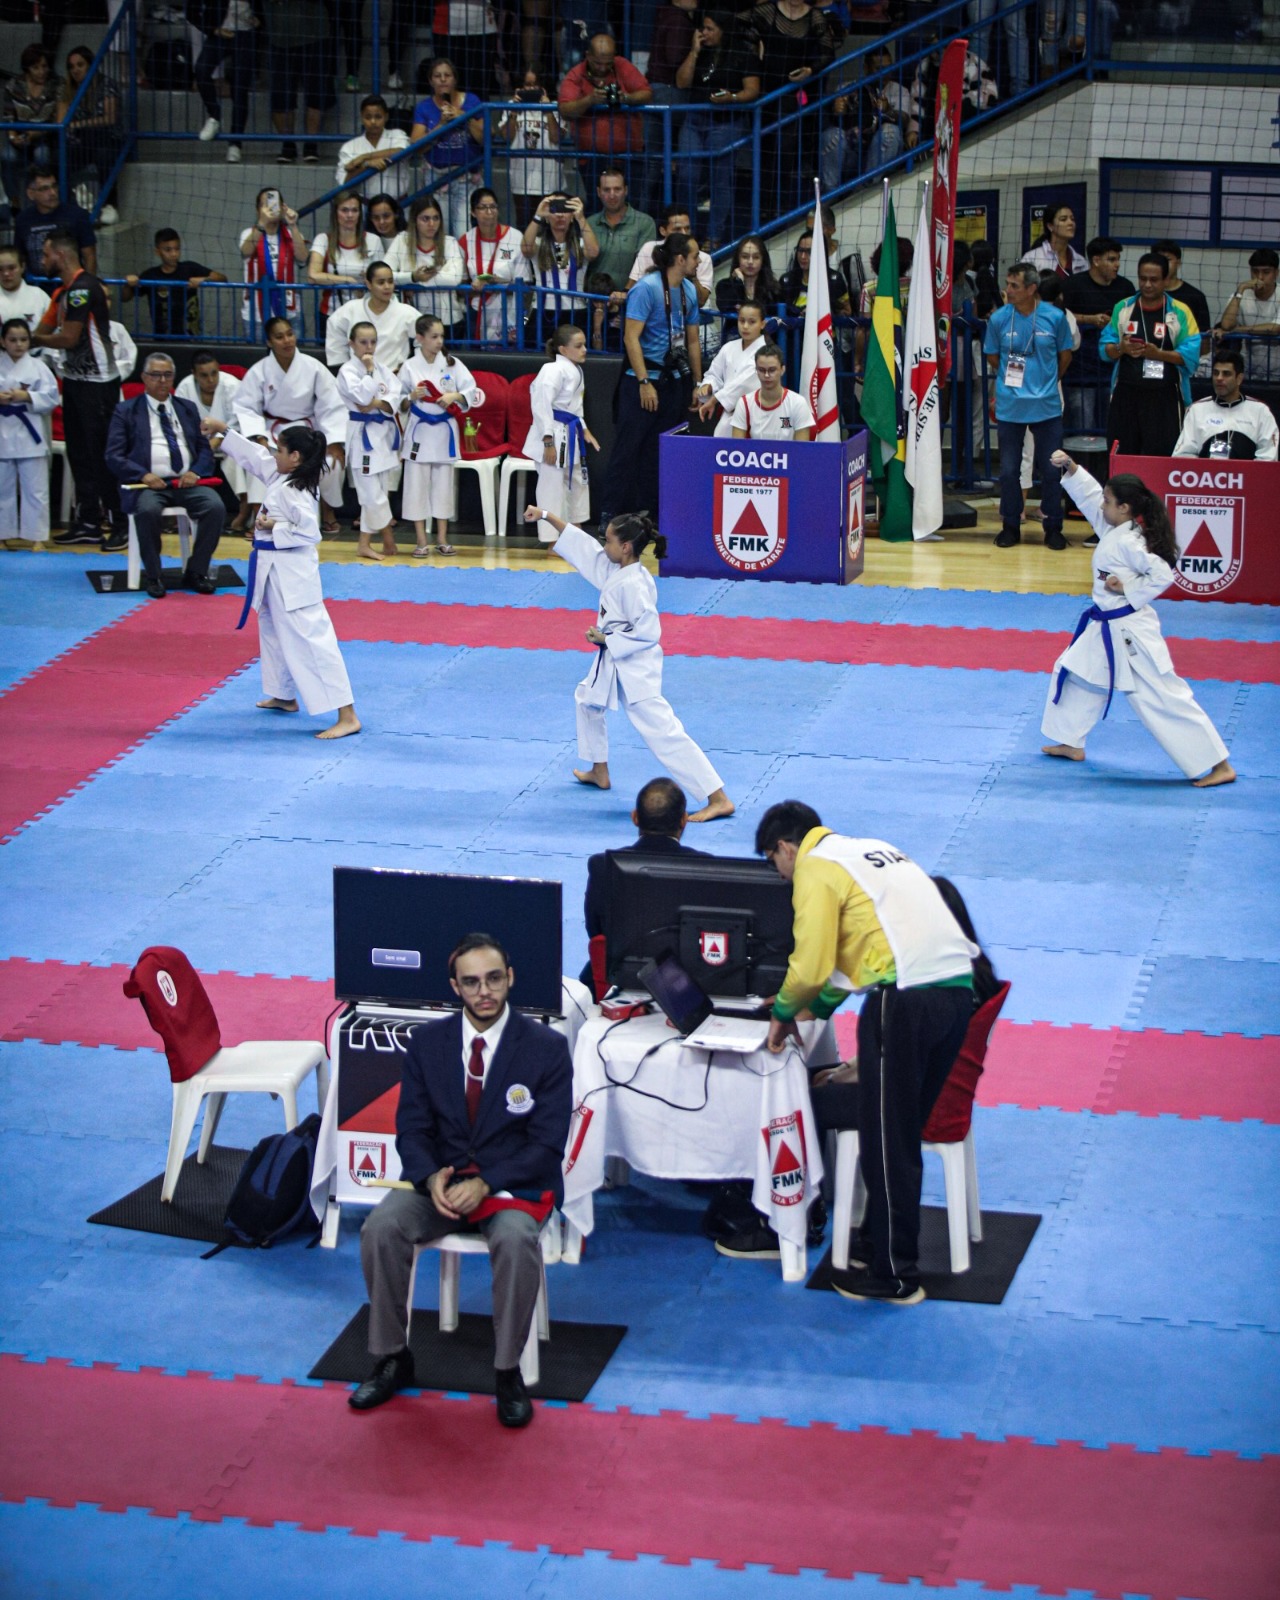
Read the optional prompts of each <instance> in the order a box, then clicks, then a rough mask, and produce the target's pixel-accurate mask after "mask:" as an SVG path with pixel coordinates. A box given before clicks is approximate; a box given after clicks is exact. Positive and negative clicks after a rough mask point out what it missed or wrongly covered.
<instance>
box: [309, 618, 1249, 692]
mask: <svg viewBox="0 0 1280 1600" xmlns="http://www.w3.org/2000/svg"><path fill="white" fill-rule="evenodd" d="M327 604H328V607H329V611H330V614H331V615H332V617H333V623H334V627H335V628H337V630H338V636H339V638H342V639H362V640H365V641H368V642H371V643H372V642H375V641H377V642H383V643H388V644H444V645H456V646H468V647H471V648H478V647H482V646H491V647H493V648H496V649H502V650H581V649H583V644H582V630H583V629H584V628H585V627H586V625H587V623H588V622H590V621H591V620H592V618H591V616H590V615H589V614H588V613H586V612H582V611H568V610H554V611H540V610H534V609H533V608H532V607H530V608H528V609H510V608H507V607H504V606H466V605H438V604H434V603H430V602H428V603H426V604H422V605H410V604H406V603H404V602H397V601H394V600H330V601H328V602H327ZM662 643H663V647H664V649H665V650H666V651H667V653H668V654H669V655H677V656H743V657H746V658H748V659H751V660H762V661H834V662H845V663H847V662H855V663H859V664H869V663H875V664H878V665H881V666H897V667H969V668H979V667H989V668H993V669H995V670H996V671H999V672H1047V671H1048V670H1049V667H1050V666H1051V665H1052V664H1053V661H1054V658H1055V657H1056V656H1057V654H1058V652H1059V651H1060V650H1061V649H1062V648H1063V646H1064V645H1066V644H1067V643H1068V637H1067V635H1065V634H1061V633H1048V632H1044V631H1041V632H1017V631H1015V630H1013V629H998V628H934V627H912V626H907V625H905V624H897V625H895V624H892V623H863V622H801V621H793V620H782V619H778V618H769V617H764V618H761V617H691V616H667V617H664V618H663V621H662ZM1173 649H1174V656H1175V660H1176V662H1177V666H1178V670H1179V671H1180V672H1182V673H1184V674H1185V675H1186V676H1187V677H1190V678H1222V679H1225V680H1226V681H1228V682H1233V683H1276V682H1280V644H1267V643H1261V644H1260V643H1255V642H1252V641H1243V642H1237V641H1235V640H1222V639H1178V640H1175V641H1174V646H1173Z"/></svg>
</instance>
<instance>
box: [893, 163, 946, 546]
mask: <svg viewBox="0 0 1280 1600" xmlns="http://www.w3.org/2000/svg"><path fill="white" fill-rule="evenodd" d="M930 226H931V218H930V211H929V195H928V191H927V190H926V192H925V195H924V198H923V200H922V202H921V206H920V226H919V228H918V229H917V230H916V257H915V259H916V260H917V261H919V262H921V263H924V262H927V261H928V259H929V233H930ZM902 408H903V411H904V412H905V414H906V419H907V461H906V475H907V482H908V483H909V484H910V485H911V535H912V537H913V538H914V539H927V538H929V537H930V535H932V534H934V533H936V532H937V530H938V529H939V528H940V527H941V526H942V518H943V507H942V409H941V400H940V397H939V393H938V334H937V326H936V324H935V321H934V314H933V282H932V279H931V277H930V274H929V272H928V271H927V270H925V269H922V270H921V271H919V272H917V273H915V274H914V275H913V276H912V279H911V294H910V297H909V299H908V301H907V326H906V335H905V337H904V339H903V361H902Z"/></svg>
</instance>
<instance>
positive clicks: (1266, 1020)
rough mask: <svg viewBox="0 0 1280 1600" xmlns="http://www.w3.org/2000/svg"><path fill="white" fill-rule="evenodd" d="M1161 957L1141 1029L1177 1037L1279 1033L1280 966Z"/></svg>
mask: <svg viewBox="0 0 1280 1600" xmlns="http://www.w3.org/2000/svg"><path fill="white" fill-rule="evenodd" d="M1241 956H1242V959H1240V960H1238V961H1226V960H1222V959H1221V958H1217V959H1213V958H1209V959H1205V960H1197V959H1196V958H1195V957H1193V956H1179V955H1167V956H1159V957H1157V959H1156V961H1155V964H1154V971H1153V972H1152V974H1151V981H1150V984H1149V985H1148V987H1147V990H1146V993H1145V994H1144V995H1143V997H1142V1003H1141V1009H1140V1010H1139V1011H1138V1014H1137V1022H1138V1025H1139V1026H1141V1027H1144V1028H1164V1029H1166V1030H1167V1031H1169V1032H1173V1033H1178V1032H1182V1031H1183V1030H1184V1029H1188V1028H1193V1029H1196V1030H1198V1031H1200V1032H1203V1033H1247V1034H1251V1035H1257V1034H1263V1033H1280V981H1278V979H1280V967H1277V965H1276V963H1275V962H1272V961H1265V960H1264V961H1259V960H1256V959H1251V958H1250V956H1249V953H1248V952H1246V951H1245V950H1242V951H1241Z"/></svg>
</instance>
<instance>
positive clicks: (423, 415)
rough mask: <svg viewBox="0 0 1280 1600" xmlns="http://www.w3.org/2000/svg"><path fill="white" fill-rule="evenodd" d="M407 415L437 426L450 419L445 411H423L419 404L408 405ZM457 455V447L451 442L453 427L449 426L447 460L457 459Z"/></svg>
mask: <svg viewBox="0 0 1280 1600" xmlns="http://www.w3.org/2000/svg"><path fill="white" fill-rule="evenodd" d="M409 415H410V416H411V417H417V419H418V421H419V422H430V423H433V424H435V425H436V426H438V425H439V424H440V423H442V422H449V421H450V420H451V419H450V416H449V413H448V412H447V411H424V410H423V409H422V407H421V406H415V405H410V407H409ZM457 455H458V447H457V446H456V445H455V444H454V442H453V429H452V428H450V429H449V460H450V461H454V460H456V459H457Z"/></svg>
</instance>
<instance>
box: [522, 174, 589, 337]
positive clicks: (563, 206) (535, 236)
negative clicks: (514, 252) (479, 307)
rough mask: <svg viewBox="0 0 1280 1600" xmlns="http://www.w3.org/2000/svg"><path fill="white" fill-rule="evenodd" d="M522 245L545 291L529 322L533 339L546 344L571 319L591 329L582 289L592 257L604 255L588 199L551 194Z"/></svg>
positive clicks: (527, 329) (537, 282) (535, 303)
mask: <svg viewBox="0 0 1280 1600" xmlns="http://www.w3.org/2000/svg"><path fill="white" fill-rule="evenodd" d="M520 248H521V250H523V251H524V254H525V255H526V257H527V258H528V260H529V263H530V265H531V267H532V269H533V281H534V283H535V285H536V286H537V288H539V289H540V290H542V291H543V292H542V293H541V294H539V295H537V296H536V297H535V298H534V299H533V310H532V311H531V312H530V313H529V317H528V321H527V323H526V327H525V332H526V334H527V336H528V337H529V339H530V340H531V341H532V342H533V344H534V345H535V346H536V345H540V344H541V345H545V344H546V342H547V340H548V339H550V338H551V336H552V335H553V334H554V333H555V331H556V329H557V328H559V327H563V326H564V325H565V324H566V323H571V324H572V325H573V326H574V327H575V328H581V329H582V331H583V332H584V333H590V331H591V326H590V321H589V318H588V314H587V301H586V300H584V299H583V298H582V293H581V291H583V290H585V289H586V287H587V282H586V280H587V262H588V261H595V259H596V257H597V256H598V255H599V254H600V242H599V240H598V239H597V238H596V236H595V230H594V229H593V228H592V226H591V224H590V223H589V222H588V221H587V220H586V218H585V217H584V216H583V206H582V201H581V200H579V199H578V198H577V197H576V196H575V197H574V198H573V199H572V200H571V199H570V198H569V196H568V195H567V194H565V193H564V192H563V191H561V192H559V193H557V194H549V195H547V196H546V197H545V198H544V199H543V200H542V201H540V202H539V205H538V209H537V210H536V211H535V212H534V214H533V220H532V221H531V222H530V223H529V226H528V227H527V228H526V229H525V230H524V238H523V239H522V240H521V241H520ZM575 291H577V292H575Z"/></svg>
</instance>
